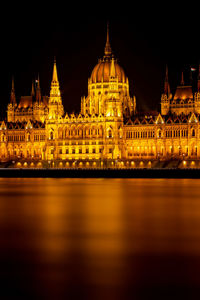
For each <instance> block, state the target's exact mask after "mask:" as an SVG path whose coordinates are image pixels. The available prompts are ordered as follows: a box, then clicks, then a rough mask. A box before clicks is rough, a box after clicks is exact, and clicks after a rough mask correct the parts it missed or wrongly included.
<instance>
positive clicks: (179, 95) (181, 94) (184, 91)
mask: <svg viewBox="0 0 200 300" xmlns="http://www.w3.org/2000/svg"><path fill="white" fill-rule="evenodd" d="M178 99H181V100H185V99H193V91H192V86H185V85H180V86H178V87H177V89H176V92H175V95H174V100H178Z"/></svg>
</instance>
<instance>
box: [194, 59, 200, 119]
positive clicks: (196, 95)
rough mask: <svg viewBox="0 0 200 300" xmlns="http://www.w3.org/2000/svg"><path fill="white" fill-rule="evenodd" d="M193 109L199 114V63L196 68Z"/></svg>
mask: <svg viewBox="0 0 200 300" xmlns="http://www.w3.org/2000/svg"><path fill="white" fill-rule="evenodd" d="M194 109H195V112H196V113H198V114H200V64H199V70H198V80H197V92H196V93H195V94H194Z"/></svg>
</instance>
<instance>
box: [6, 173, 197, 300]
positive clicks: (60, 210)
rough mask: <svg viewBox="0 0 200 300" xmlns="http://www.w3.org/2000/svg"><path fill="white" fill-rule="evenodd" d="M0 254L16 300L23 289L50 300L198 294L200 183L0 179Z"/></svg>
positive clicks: (128, 180) (164, 180)
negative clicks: (178, 291)
mask: <svg viewBox="0 0 200 300" xmlns="http://www.w3.org/2000/svg"><path fill="white" fill-rule="evenodd" d="M0 245H1V249H0V254H1V255H0V257H1V258H0V262H1V264H2V265H3V267H2V269H1V272H0V274H1V277H0V278H1V279H2V278H3V279H4V280H6V283H7V278H8V277H9V280H10V281H11V283H12V285H13V288H14V289H16V286H15V283H14V282H16V280H17V283H18V285H17V287H18V289H17V291H18V293H22V291H23V289H24V288H25V286H24V285H23V284H22V282H23V281H25V282H26V281H27V285H28V288H27V289H26V290H25V292H26V293H27V294H28V293H36V296H37V295H43V296H48V299H51V296H52V297H53V298H54V299H61V298H62V297H63V298H65V296H69V295H71V294H73V293H81V296H82V297H81V299H83V298H84V297H83V296H84V295H87V298H91V299H102V297H104V299H107V298H105V295H106V296H107V297H108V299H126V297H128V296H127V295H128V292H130V291H131V292H132V295H134V297H135V299H136V296H137V293H139V292H140V293H141V291H142V292H144V291H146V290H147V289H148V293H150V292H152V287H154V288H155V290H156V291H158V289H157V287H163V286H165V285H168V286H173V285H178V286H180V287H181V288H182V291H183V286H186V287H187V290H188V289H190V288H193V290H194V286H197V285H198V284H199V283H200V277H199V276H198V275H199V271H198V270H199V265H200V260H199V257H200V181H199V180H196V179H195V180H194V179H181V180H180V179H51V178H46V179H45V178H43V179H42V178H37V179H23V178H21V179H11V178H10V179H2V178H1V179H0ZM19 269H20V270H21V271H20V272H19ZM27 278H29V280H28V279H27ZM30 282H31V284H30ZM33 282H35V283H36V285H37V288H36V287H35V285H34V284H33ZM49 287H50V288H49ZM77 287H78V289H79V290H78V291H77V290H76V288H77ZM144 287H145V288H144ZM150 287H151V289H150ZM149 289H150V290H149ZM155 290H154V289H153V291H154V292H155ZM138 291H139V292H138ZM184 292H185V291H184ZM0 295H1V294H0ZM122 295H123V298H122ZM78 296H80V294H78ZM190 296H191V294H190ZM53 298H52V299H53ZM190 299H192V298H190Z"/></svg>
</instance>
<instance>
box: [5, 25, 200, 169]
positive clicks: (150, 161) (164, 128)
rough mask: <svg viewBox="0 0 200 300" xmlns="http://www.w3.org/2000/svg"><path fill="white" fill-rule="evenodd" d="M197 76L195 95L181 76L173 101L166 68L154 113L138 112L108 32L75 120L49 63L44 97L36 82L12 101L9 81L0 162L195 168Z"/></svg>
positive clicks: (199, 159)
mask: <svg viewBox="0 0 200 300" xmlns="http://www.w3.org/2000/svg"><path fill="white" fill-rule="evenodd" d="M199 114H200V75H199V78H198V82H197V87H196V92H193V89H192V86H191V85H187V86H186V85H185V83H184V78H183V74H182V80H181V83H180V85H179V86H178V87H177V88H176V91H175V93H174V95H172V93H171V92H170V85H169V82H168V70H167V69H166V76H165V82H164V90H163V94H162V95H161V111H160V112H157V113H148V112H146V113H144V114H139V113H138V112H137V108H136V98H135V96H133V97H131V95H130V94H129V81H128V78H127V76H126V74H125V72H124V70H123V68H122V67H121V66H120V65H119V64H118V62H117V60H116V58H115V57H114V55H113V53H112V50H111V46H110V41H109V32H108V30H107V37H106V45H105V49H104V56H103V58H102V59H99V61H98V63H97V65H96V66H95V67H94V69H93V71H92V73H91V76H90V78H89V79H88V95H87V97H82V99H81V108H80V113H79V114H74V113H72V114H70V115H69V114H68V113H65V112H64V107H63V104H62V97H61V93H60V87H59V80H58V72H57V65H56V61H55V60H54V65H53V75H52V81H51V89H50V95H49V97H44V96H42V94H41V89H40V81H39V78H38V80H37V81H36V86H35V84H33V86H32V91H31V95H30V96H23V97H21V98H20V99H19V101H17V99H16V96H15V88H14V80H12V89H11V96H10V103H9V104H8V106H7V119H6V121H2V122H1V123H0V163H1V164H2V165H4V166H8V167H10V166H11V167H20V168H48V167H51V168H53V167H54V168H153V167H156V166H157V167H173V166H176V167H183V168H184V167H200V119H199Z"/></svg>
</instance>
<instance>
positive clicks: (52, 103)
mask: <svg viewBox="0 0 200 300" xmlns="http://www.w3.org/2000/svg"><path fill="white" fill-rule="evenodd" d="M63 113H64V109H63V105H62V99H61V95H60V86H59V81H58V74H57V67H56V60H55V59H54V65H53V76H52V81H51V90H50V98H49V119H58V118H59V117H62V115H63Z"/></svg>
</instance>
